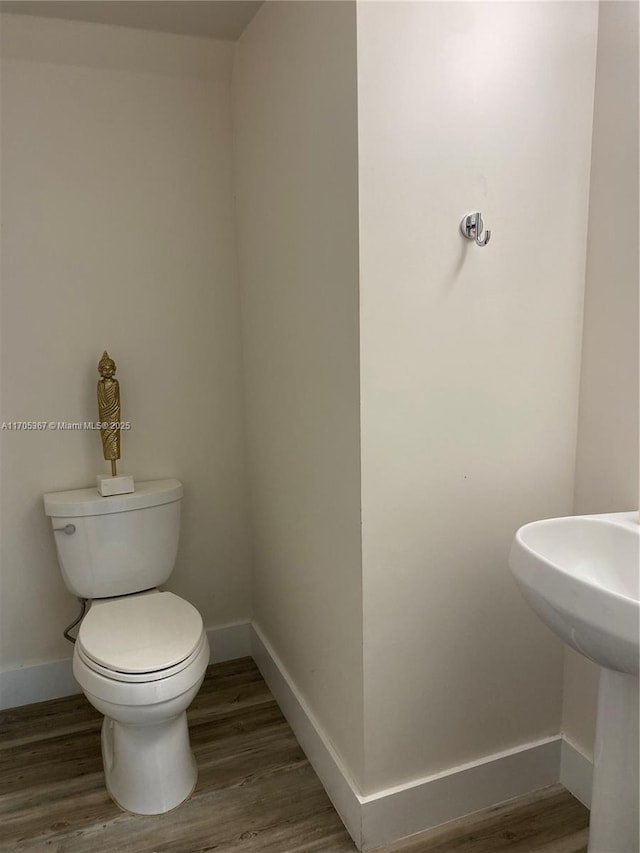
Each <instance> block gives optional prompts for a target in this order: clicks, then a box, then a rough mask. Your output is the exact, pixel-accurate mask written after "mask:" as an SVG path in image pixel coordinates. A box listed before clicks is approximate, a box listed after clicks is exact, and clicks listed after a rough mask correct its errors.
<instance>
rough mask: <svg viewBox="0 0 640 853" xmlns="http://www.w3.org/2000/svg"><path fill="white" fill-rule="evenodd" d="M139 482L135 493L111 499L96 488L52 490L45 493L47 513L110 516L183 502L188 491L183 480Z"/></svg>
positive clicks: (62, 515)
mask: <svg viewBox="0 0 640 853" xmlns="http://www.w3.org/2000/svg"><path fill="white" fill-rule="evenodd" d="M135 485H136V490H135V492H132V493H131V494H128V495H112V496H111V497H108V498H103V497H102V496H101V495H100V493H99V492H98V490H97V489H96V488H95V487H94V488H88V489H71V490H70V491H68V492H50V493H49V494H46V495H45V496H44V511H45V513H46V514H47V515H51V516H55V517H62V518H74V517H78V516H82V515H107V514H108V513H111V512H128V511H129V510H133V509H144V508H145V507H149V506H160V505H161V504H168V503H173V501H179V500H180V499H181V498H182V496H183V494H184V490H183V488H182V483H181V482H180V481H179V480H148V481H147V482H144V483H136V484H135Z"/></svg>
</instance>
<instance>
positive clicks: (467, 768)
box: [362, 736, 561, 850]
mask: <svg viewBox="0 0 640 853" xmlns="http://www.w3.org/2000/svg"><path fill="white" fill-rule="evenodd" d="M560 743H561V738H560V737H559V736H558V737H553V738H548V739H545V740H542V741H538V742H536V743H531V744H527V745H525V746H522V747H519V748H517V749H513V750H509V751H507V752H501V753H497V754H495V755H489V756H486V757H484V758H482V759H480V760H479V761H474V762H471V763H469V764H464V765H461V766H459V767H452V768H451V769H450V770H446V771H445V772H444V773H438V774H436V775H433V776H428V777H426V778H424V779H416V780H414V781H411V782H409V783H407V784H405V785H400V786H398V787H395V788H389V789H387V790H383V791H378V792H376V793H375V794H371V795H370V796H367V797H364V798H363V800H362V849H363V850H373V849H374V848H376V847H380V846H382V845H384V844H389V843H391V842H393V841H396V840H398V839H400V838H405V837H406V836H409V835H414V834H416V833H418V832H424V831H425V830H427V829H432V828H433V827H435V826H439V825H440V824H443V823H447V822H448V821H451V820H455V819H457V818H461V817H464V815H468V814H471V813H472V812H477V811H480V810H481V809H485V808H488V807H489V806H494V805H497V804H498V803H503V802H506V801H507V800H512V799H515V798H516V797H522V796H524V795H525V794H529V793H531V792H532V791H536V790H538V789H540V788H546V787H547V786H548V785H553V784H554V783H555V782H557V781H558V777H559V774H560Z"/></svg>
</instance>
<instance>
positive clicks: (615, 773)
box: [588, 668, 640, 853]
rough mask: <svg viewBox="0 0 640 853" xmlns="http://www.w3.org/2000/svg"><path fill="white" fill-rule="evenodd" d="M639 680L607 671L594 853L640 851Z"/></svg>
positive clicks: (599, 726) (601, 701) (592, 828)
mask: <svg viewBox="0 0 640 853" xmlns="http://www.w3.org/2000/svg"><path fill="white" fill-rule="evenodd" d="M638 687H639V685H638V679H637V678H634V677H633V676H631V675H624V674H623V673H620V672H613V670H610V669H604V668H603V669H601V671H600V688H599V692H598V718H597V723H596V742H595V750H594V759H593V762H594V770H593V793H592V798H591V821H590V825H589V850H588V853H638V850H640V841H639V832H638V821H639V820H640V815H639V808H638V802H639V792H638V762H639V760H640V753H639V748H638Z"/></svg>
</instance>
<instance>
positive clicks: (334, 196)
mask: <svg viewBox="0 0 640 853" xmlns="http://www.w3.org/2000/svg"><path fill="white" fill-rule="evenodd" d="M355 39H356V36H355V7H354V4H353V3H347V2H344V3H324V2H305V3H289V2H282V3H281V2H269V3H267V4H265V5H264V6H263V7H262V8H261V9H260V11H259V12H258V14H257V16H256V17H255V18H254V20H253V21H252V22H251V24H250V25H249V27H248V29H247V30H246V31H245V32H244V34H243V36H242V38H241V39H240V42H239V44H238V49H237V56H236V64H235V67H234V83H233V91H234V133H235V137H234V142H235V146H236V187H237V196H238V226H239V246H240V274H241V285H242V306H243V339H244V363H245V371H246V389H247V429H248V453H249V471H250V483H251V492H252V508H253V532H254V543H255V545H254V572H253V584H252V591H253V606H254V618H255V621H256V623H257V625H258V626H259V628H260V630H261V632H262V634H263V635H264V636H265V637H266V639H267V640H268V641H269V643H270V644H271V645H272V646H273V648H274V649H275V652H276V653H277V655H278V656H279V657H280V659H281V661H282V663H283V665H284V667H285V669H286V670H287V671H288V673H289V675H290V676H291V678H292V679H293V681H294V683H295V685H296V686H297V688H298V690H299V691H300V693H301V695H302V697H303V699H304V700H305V701H306V702H307V703H308V704H309V706H310V707H311V709H312V710H313V713H314V714H315V715H316V717H317V719H318V721H319V723H320V725H321V727H322V728H323V729H324V731H325V733H326V735H327V737H328V739H329V740H330V741H331V742H332V743H333V745H334V746H335V748H336V749H337V751H338V753H339V754H340V755H341V757H342V758H343V760H345V761H346V763H347V766H348V768H349V770H350V772H351V773H352V774H353V776H354V777H355V778H356V779H358V778H359V777H360V775H361V768H362V720H363V708H362V584H361V558H360V479H359V419H358V399H359V391H358V382H359V379H358V254H357V250H358V238H357V234H358V230H357V229H358V222H357V209H358V208H357V204H358V198H357V124H356V55H355V47H356V41H355Z"/></svg>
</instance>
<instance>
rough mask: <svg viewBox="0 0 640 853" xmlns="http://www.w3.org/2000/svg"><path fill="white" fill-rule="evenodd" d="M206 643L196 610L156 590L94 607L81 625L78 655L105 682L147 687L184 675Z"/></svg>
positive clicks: (101, 603)
mask: <svg viewBox="0 0 640 853" xmlns="http://www.w3.org/2000/svg"><path fill="white" fill-rule="evenodd" d="M203 643H206V634H205V632H204V628H203V624H202V617H201V616H200V614H199V613H198V611H197V610H196V608H195V607H193V606H192V605H191V604H189V602H187V601H184V599H182V598H179V597H178V596H177V595H174V594H173V593H170V592H160V591H158V590H153V591H151V592H147V593H142V594H138V595H133V596H125V597H121V598H114V599H107V600H100V601H97V602H94V603H93V605H92V607H91V609H90V610H89V613H88V614H87V615H86V616H85V618H84V620H83V622H82V624H81V626H80V631H79V632H78V637H77V640H76V652H77V655H78V657H79V658H80V660H82V661H83V663H84V664H85V665H86V666H88V667H89V668H90V669H91V670H93V671H94V672H97V673H99V674H100V675H102V676H104V677H106V678H109V679H112V680H115V681H121V682H148V681H158V680H160V679H165V678H169V677H170V676H172V675H176V674H177V673H179V672H181V671H182V670H183V669H185V668H186V667H188V666H189V664H190V663H191V662H192V661H193V660H195V659H196V658H197V657H198V655H199V654H200V652H201V650H202V646H203Z"/></svg>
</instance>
